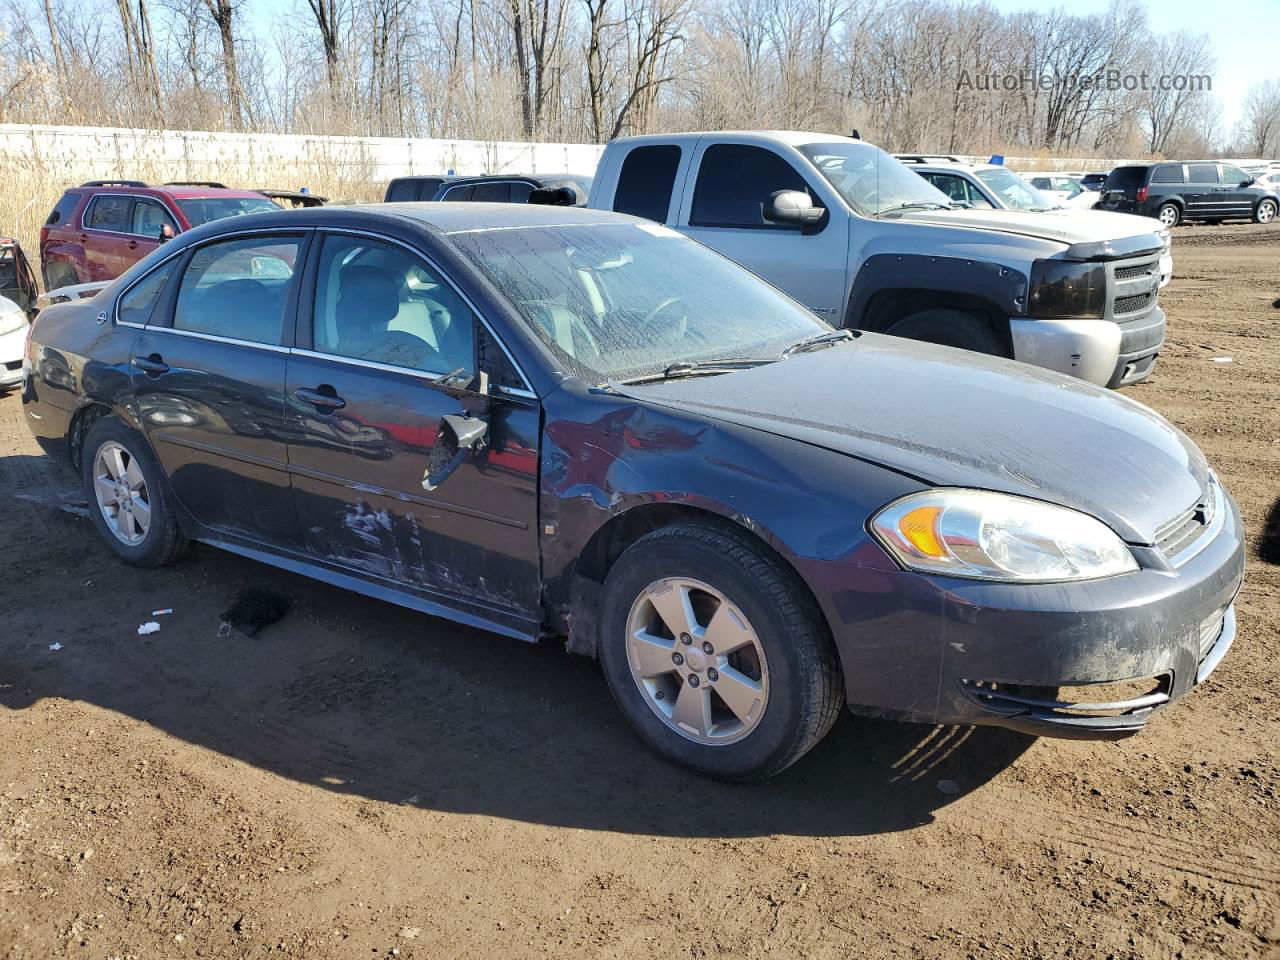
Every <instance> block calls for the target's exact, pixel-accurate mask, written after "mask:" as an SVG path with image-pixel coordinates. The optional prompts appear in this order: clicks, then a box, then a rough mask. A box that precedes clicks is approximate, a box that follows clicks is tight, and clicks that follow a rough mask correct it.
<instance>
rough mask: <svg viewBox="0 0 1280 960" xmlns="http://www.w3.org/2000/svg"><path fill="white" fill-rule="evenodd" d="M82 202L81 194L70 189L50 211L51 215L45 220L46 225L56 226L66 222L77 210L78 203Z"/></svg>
mask: <svg viewBox="0 0 1280 960" xmlns="http://www.w3.org/2000/svg"><path fill="white" fill-rule="evenodd" d="M79 202H80V194H78V193H71V192H70V191H68V192H67V193H64V194H63V195H62V198H61V199H60V200H59V201H58V203H57V205H56V206H54V208H53V209H52V210H51V211H49V217H48V219H47V220H45V222H44V225H45V226H46V227H56V226H57V225H58V224H60V223H66V222H67V220H68V219H69V218H70V217H71V214H72V213H74V212H75V209H76V204H77V203H79Z"/></svg>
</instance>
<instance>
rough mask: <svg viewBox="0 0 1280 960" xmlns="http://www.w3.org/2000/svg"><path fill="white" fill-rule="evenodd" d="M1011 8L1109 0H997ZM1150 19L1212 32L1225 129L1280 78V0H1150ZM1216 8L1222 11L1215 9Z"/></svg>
mask: <svg viewBox="0 0 1280 960" xmlns="http://www.w3.org/2000/svg"><path fill="white" fill-rule="evenodd" d="M991 2H992V4H993V5H994V6H995V7H996V8H997V9H999V10H1002V11H1004V12H1006V13H1009V12H1013V11H1016V10H1052V9H1054V8H1055V7H1065V8H1066V9H1067V10H1069V11H1070V12H1071V13H1074V14H1080V15H1085V16H1087V15H1090V14H1095V13H1104V12H1105V11H1106V9H1107V7H1108V5H1109V0H1071V2H1070V3H1065V4H1064V3H1062V2H1059V0H1039V2H1036V0H991ZM1146 8H1147V21H1148V23H1149V24H1150V26H1151V29H1152V30H1153V31H1154V32H1156V33H1176V32H1177V31H1179V30H1185V31H1187V32H1188V33H1207V34H1208V35H1209V39H1210V41H1212V43H1213V52H1214V54H1215V55H1216V56H1217V58H1218V66H1217V68H1216V69H1215V70H1213V71H1212V77H1213V94H1214V96H1215V97H1217V98H1218V100H1219V102H1220V103H1221V104H1222V126H1223V133H1227V134H1229V133H1230V131H1231V128H1232V127H1233V126H1234V125H1235V123H1236V121H1237V120H1239V119H1240V113H1241V103H1242V101H1243V100H1244V95H1245V93H1246V92H1247V91H1248V89H1249V88H1250V87H1251V86H1253V84H1255V83H1258V82H1260V81H1262V80H1271V79H1277V78H1280V58H1278V57H1277V56H1276V39H1277V36H1280V34H1278V33H1277V29H1280V0H1262V2H1260V3H1253V4H1245V5H1241V6H1239V7H1231V6H1230V5H1226V6H1223V7H1215V6H1214V5H1213V4H1212V3H1211V2H1209V0H1149V2H1148V3H1147V4H1146ZM1215 11H1216V12H1215Z"/></svg>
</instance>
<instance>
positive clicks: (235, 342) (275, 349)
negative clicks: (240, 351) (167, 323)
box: [128, 324, 290, 353]
mask: <svg viewBox="0 0 1280 960" xmlns="http://www.w3.org/2000/svg"><path fill="white" fill-rule="evenodd" d="M128 326H134V324H128ZM144 329H145V330H147V331H149V332H152V333H171V334H173V335H174V336H176V337H191V338H193V339H195V340H209V341H211V342H213V343H228V344H231V345H232V346H236V347H258V348H259V349H261V350H269V351H270V352H272V353H288V352H289V351H290V348H289V347H285V346H281V345H280V344H278V343H260V342H258V341H257V340H241V339H239V338H237V337H220V336H218V335H217V334H216V333H201V332H200V331H199V330H178V329H176V328H174V327H152V326H147V327H145V328H144Z"/></svg>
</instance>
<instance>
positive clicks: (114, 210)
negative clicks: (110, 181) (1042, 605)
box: [84, 194, 133, 233]
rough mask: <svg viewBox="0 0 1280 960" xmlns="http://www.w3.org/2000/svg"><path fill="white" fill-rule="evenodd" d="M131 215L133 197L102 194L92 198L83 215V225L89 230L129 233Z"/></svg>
mask: <svg viewBox="0 0 1280 960" xmlns="http://www.w3.org/2000/svg"><path fill="white" fill-rule="evenodd" d="M132 213H133V197H122V196H115V195H111V194H104V195H102V196H97V197H94V198H93V202H92V203H90V204H89V210H88V212H87V213H86V214H85V218H84V225H85V227H87V228H88V229H90V230H112V231H114V232H116V233H128V232H129V219H130V216H131V214H132Z"/></svg>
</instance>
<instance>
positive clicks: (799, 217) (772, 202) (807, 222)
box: [764, 190, 827, 227]
mask: <svg viewBox="0 0 1280 960" xmlns="http://www.w3.org/2000/svg"><path fill="white" fill-rule="evenodd" d="M826 213H827V211H826V210H825V209H824V208H822V207H815V206H814V205H813V201H811V200H810V199H809V195H808V194H807V193H804V192H803V191H800V190H777V191H775V192H773V193H771V194H769V199H768V200H767V201H766V202H765V205H764V218H765V219H766V220H768V221H769V222H770V223H780V224H785V225H788V226H796V227H816V226H817V225H818V224H819V223H821V222H822V218H823V217H824V216H826Z"/></svg>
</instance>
